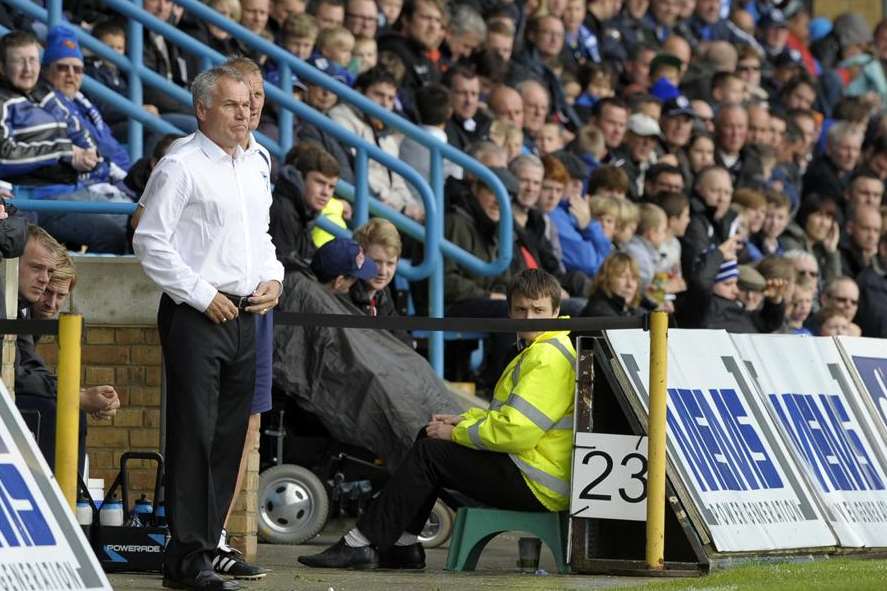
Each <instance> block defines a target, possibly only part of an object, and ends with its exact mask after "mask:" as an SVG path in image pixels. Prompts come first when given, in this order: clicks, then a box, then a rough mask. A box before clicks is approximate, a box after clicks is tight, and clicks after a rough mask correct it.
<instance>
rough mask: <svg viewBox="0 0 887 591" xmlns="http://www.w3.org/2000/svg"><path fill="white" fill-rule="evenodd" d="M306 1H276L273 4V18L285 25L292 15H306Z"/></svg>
mask: <svg viewBox="0 0 887 591" xmlns="http://www.w3.org/2000/svg"><path fill="white" fill-rule="evenodd" d="M304 13H305V0H275V1H274V2H272V3H271V16H272V17H274V20H276V21H277V22H278V23H279V24H281V25H282V24H283V23H284V21H285V20H286V19H287V17H288V16H290V15H291V14H304Z"/></svg>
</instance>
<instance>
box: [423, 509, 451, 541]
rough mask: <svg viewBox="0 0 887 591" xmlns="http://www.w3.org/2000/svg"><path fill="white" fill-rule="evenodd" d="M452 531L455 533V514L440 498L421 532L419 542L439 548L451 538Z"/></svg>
mask: <svg viewBox="0 0 887 591" xmlns="http://www.w3.org/2000/svg"><path fill="white" fill-rule="evenodd" d="M451 533H453V514H452V513H451V512H450V508H449V507H447V506H446V505H444V504H443V502H441V501H440V499H438V501H437V502H436V503H434V508H433V509H432V510H431V515H429V516H428V521H426V522H425V527H424V528H423V529H422V532H421V533H420V534H419V542H420V543H421V544H422V545H423V546H425V547H426V548H437V547H438V546H440V545H442V544H444V543H446V541H447V540H449V539H450V534H451Z"/></svg>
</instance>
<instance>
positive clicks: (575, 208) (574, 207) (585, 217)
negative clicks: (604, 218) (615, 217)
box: [570, 195, 591, 230]
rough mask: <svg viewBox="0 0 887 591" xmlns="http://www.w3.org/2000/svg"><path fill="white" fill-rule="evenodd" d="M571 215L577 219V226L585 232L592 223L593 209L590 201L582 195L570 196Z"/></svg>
mask: <svg viewBox="0 0 887 591" xmlns="http://www.w3.org/2000/svg"><path fill="white" fill-rule="evenodd" d="M570 213H572V214H573V217H575V218H576V225H577V226H578V227H579V229H580V230H584V229H585V228H587V227H588V224H590V223H591V207H590V206H589V205H588V200H587V199H586V198H585V197H582V196H581V195H571V196H570Z"/></svg>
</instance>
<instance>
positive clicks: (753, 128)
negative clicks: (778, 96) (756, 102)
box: [748, 108, 773, 146]
mask: <svg viewBox="0 0 887 591" xmlns="http://www.w3.org/2000/svg"><path fill="white" fill-rule="evenodd" d="M748 141H749V143H751V144H759V145H762V146H766V145H770V144H772V142H773V134H772V132H771V131H770V114H769V113H767V109H762V108H755V109H749V112H748Z"/></svg>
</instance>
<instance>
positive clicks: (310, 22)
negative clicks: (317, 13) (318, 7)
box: [281, 14, 319, 60]
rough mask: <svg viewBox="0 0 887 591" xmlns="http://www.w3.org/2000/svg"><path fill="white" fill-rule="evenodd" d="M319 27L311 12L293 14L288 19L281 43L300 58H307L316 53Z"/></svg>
mask: <svg viewBox="0 0 887 591" xmlns="http://www.w3.org/2000/svg"><path fill="white" fill-rule="evenodd" d="M318 32H319V29H318V27H317V22H316V21H315V20H314V17H313V16H311V15H310V14H293V15H291V16H289V17H288V18H287V19H286V22H285V24H284V27H283V35H282V37H281V44H282V45H283V48H284V49H286V50H287V51H288V52H290V53H292V54H293V55H295V56H296V57H297V58H299V59H300V60H307V59H308V58H309V57H311V55H312V54H313V53H314V44H315V43H316V42H317V35H318Z"/></svg>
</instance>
